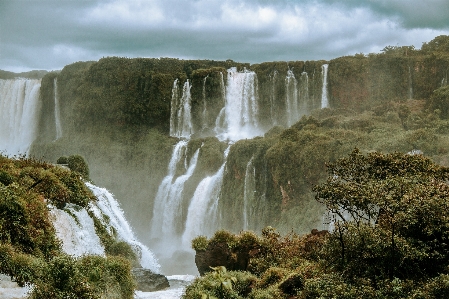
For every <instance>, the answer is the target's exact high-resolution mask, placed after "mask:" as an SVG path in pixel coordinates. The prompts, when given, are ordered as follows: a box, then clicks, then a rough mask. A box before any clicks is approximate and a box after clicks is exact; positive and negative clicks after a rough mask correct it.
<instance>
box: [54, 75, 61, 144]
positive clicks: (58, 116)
mask: <svg viewBox="0 0 449 299" xmlns="http://www.w3.org/2000/svg"><path fill="white" fill-rule="evenodd" d="M53 85H54V86H53V89H54V90H53V92H54V94H55V127H56V140H57V139H59V138H61V137H62V126H61V113H60V109H59V94H58V78H55V80H54V81H53Z"/></svg>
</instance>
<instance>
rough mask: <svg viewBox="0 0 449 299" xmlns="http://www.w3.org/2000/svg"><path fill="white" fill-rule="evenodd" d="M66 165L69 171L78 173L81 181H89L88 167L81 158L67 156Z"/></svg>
mask: <svg viewBox="0 0 449 299" xmlns="http://www.w3.org/2000/svg"><path fill="white" fill-rule="evenodd" d="M67 164H68V166H69V168H70V170H72V171H75V172H77V173H79V174H80V175H81V177H82V178H83V179H85V180H88V179H89V166H88V165H87V163H86V161H85V160H84V158H83V157H81V156H80V155H72V156H69V157H68V158H67Z"/></svg>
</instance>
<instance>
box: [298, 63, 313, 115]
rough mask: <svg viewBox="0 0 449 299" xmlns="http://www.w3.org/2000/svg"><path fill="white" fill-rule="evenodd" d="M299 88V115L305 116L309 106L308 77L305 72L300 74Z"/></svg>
mask: <svg viewBox="0 0 449 299" xmlns="http://www.w3.org/2000/svg"><path fill="white" fill-rule="evenodd" d="M300 82H301V83H300V86H299V95H300V107H299V110H300V112H301V113H300V115H299V116H302V115H304V114H307V113H309V112H310V108H311V107H310V106H311V105H310V104H309V75H308V74H307V73H306V72H302V73H301V80H300Z"/></svg>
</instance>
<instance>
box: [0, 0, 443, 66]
mask: <svg viewBox="0 0 449 299" xmlns="http://www.w3.org/2000/svg"><path fill="white" fill-rule="evenodd" d="M424 3H425V4H424ZM448 6H449V4H448V2H447V0H430V1H426V2H424V1H416V0H407V1H406V0H388V1H387V0H345V1H334V0H303V1H298V0H279V1H268V0H247V1H241V0H228V1H223V0H189V1H187V0H182V1H179V0H132V1H125V0H97V1H88V0H82V1H68V0H67V1H65V0H63V1H60V0H58V1H57V0H43V1H2V2H0V69H9V70H13V69H15V70H28V69H35V68H38V69H55V68H56V69H60V68H62V67H63V66H64V65H66V64H69V63H72V62H74V61H78V60H96V59H99V58H101V57H103V56H112V55H114V56H126V57H161V56H162V57H178V58H192V59H215V60H222V59H228V58H230V59H233V60H236V61H243V62H251V63H257V62H262V61H273V60H317V59H332V58H335V57H338V56H342V55H349V54H355V53H360V52H363V53H369V52H373V51H374V52H378V51H380V50H381V49H382V48H384V47H385V46H387V45H397V44H399V45H415V47H417V48H419V47H420V45H421V43H422V42H427V41H429V40H431V39H432V38H434V37H435V36H437V35H440V34H449V22H448V21H447V20H446V19H447V15H449V11H448V9H449V8H448Z"/></svg>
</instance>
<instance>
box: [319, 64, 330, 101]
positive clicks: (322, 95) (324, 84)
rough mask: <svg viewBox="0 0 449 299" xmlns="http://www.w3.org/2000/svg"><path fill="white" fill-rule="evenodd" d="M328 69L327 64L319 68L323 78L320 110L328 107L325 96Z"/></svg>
mask: <svg viewBox="0 0 449 299" xmlns="http://www.w3.org/2000/svg"><path fill="white" fill-rule="evenodd" d="M328 68H329V65H328V64H323V65H322V66H321V75H322V78H323V88H322V92H321V108H327V107H329V99H328V96H327V70H328Z"/></svg>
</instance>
